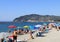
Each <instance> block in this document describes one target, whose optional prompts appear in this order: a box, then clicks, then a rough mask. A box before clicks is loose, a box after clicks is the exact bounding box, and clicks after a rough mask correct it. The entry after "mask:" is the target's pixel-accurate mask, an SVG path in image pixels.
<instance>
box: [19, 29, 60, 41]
mask: <svg viewBox="0 0 60 42" xmlns="http://www.w3.org/2000/svg"><path fill="white" fill-rule="evenodd" d="M33 35H34V39H29V40H28V38H29V34H25V35H18V40H27V42H60V37H59V36H60V31H57V30H55V29H54V28H53V29H52V30H50V31H49V32H48V33H46V34H44V35H45V36H44V37H35V34H33Z"/></svg>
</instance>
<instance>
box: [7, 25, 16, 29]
mask: <svg viewBox="0 0 60 42" xmlns="http://www.w3.org/2000/svg"><path fill="white" fill-rule="evenodd" d="M8 28H16V26H15V25H10V26H8Z"/></svg>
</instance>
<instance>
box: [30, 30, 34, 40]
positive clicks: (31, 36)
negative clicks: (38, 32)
mask: <svg viewBox="0 0 60 42" xmlns="http://www.w3.org/2000/svg"><path fill="white" fill-rule="evenodd" d="M29 34H30V38H31V39H34V37H33V35H32V31H31V30H30V31H29Z"/></svg>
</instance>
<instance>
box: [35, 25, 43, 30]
mask: <svg viewBox="0 0 60 42" xmlns="http://www.w3.org/2000/svg"><path fill="white" fill-rule="evenodd" d="M41 27H42V25H40V24H38V25H35V27H34V29H39V28H41Z"/></svg>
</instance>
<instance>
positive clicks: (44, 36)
mask: <svg viewBox="0 0 60 42" xmlns="http://www.w3.org/2000/svg"><path fill="white" fill-rule="evenodd" d="M36 37H45V35H36Z"/></svg>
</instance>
